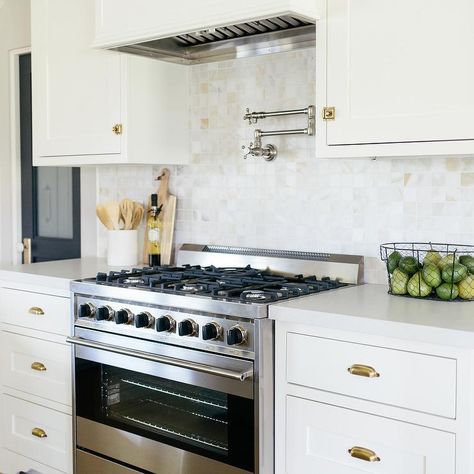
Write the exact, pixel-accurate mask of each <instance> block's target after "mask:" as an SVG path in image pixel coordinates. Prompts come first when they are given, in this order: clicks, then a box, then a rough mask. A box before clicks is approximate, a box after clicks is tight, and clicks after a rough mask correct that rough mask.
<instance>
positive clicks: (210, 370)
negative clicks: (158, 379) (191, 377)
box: [66, 336, 253, 382]
mask: <svg viewBox="0 0 474 474" xmlns="http://www.w3.org/2000/svg"><path fill="white" fill-rule="evenodd" d="M66 342H69V343H70V344H73V345H77V346H85V347H90V348H92V349H99V350H102V351H108V352H114V353H115V354H121V355H125V356H130V357H136V358H138V359H145V360H149V361H151V362H160V363H162V364H167V365H173V366H175V367H181V368H183V369H191V370H196V371H198V372H203V373H205V374H210V375H217V376H220V377H227V378H229V379H233V380H240V381H241V382H244V381H245V380H247V379H250V378H252V377H253V368H250V369H248V370H244V371H242V372H237V371H235V370H230V369H224V368H220V367H213V366H211V365H206V364H199V363H197V362H192V361H188V360H182V359H176V358H175V357H168V356H162V355H157V354H151V353H150V352H143V351H137V350H135V349H126V348H123V347H120V346H115V345H113V344H104V343H103V342H96V341H90V340H89V339H83V338H82V337H75V336H71V337H67V338H66Z"/></svg>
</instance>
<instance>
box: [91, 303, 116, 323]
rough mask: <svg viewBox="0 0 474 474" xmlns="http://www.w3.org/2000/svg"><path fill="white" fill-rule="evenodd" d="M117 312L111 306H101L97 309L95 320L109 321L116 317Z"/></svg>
mask: <svg viewBox="0 0 474 474" xmlns="http://www.w3.org/2000/svg"><path fill="white" fill-rule="evenodd" d="M114 313H115V311H114V310H113V309H112V308H111V307H110V306H101V307H100V308H97V311H96V313H95V319H97V321H109V320H110V319H112V318H113V317H114Z"/></svg>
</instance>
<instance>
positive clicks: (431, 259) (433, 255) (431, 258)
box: [423, 250, 441, 265]
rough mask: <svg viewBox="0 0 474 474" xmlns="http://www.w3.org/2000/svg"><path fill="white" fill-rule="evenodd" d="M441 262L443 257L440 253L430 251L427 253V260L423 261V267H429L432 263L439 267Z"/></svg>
mask: <svg viewBox="0 0 474 474" xmlns="http://www.w3.org/2000/svg"><path fill="white" fill-rule="evenodd" d="M440 260H441V255H440V254H439V252H436V251H434V250H430V251H429V252H427V253H426V255H425V258H424V259H423V265H429V264H430V263H434V264H435V265H438V262H439V261H440Z"/></svg>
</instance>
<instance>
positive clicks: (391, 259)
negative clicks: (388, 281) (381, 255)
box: [387, 250, 402, 273]
mask: <svg viewBox="0 0 474 474" xmlns="http://www.w3.org/2000/svg"><path fill="white" fill-rule="evenodd" d="M401 258H402V255H401V253H400V252H397V251H396V250H395V252H392V253H391V254H390V255H389V256H388V259H387V267H388V271H389V273H393V271H394V270H395V268H397V267H398V262H400V259H401Z"/></svg>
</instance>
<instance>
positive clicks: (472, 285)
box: [458, 274, 474, 300]
mask: <svg viewBox="0 0 474 474" xmlns="http://www.w3.org/2000/svg"><path fill="white" fill-rule="evenodd" d="M458 287H459V296H460V297H461V298H462V299H463V300H472V299H473V298H474V276H472V275H471V274H469V275H468V276H467V277H466V278H464V280H461V281H460V282H459V284H458Z"/></svg>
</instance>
